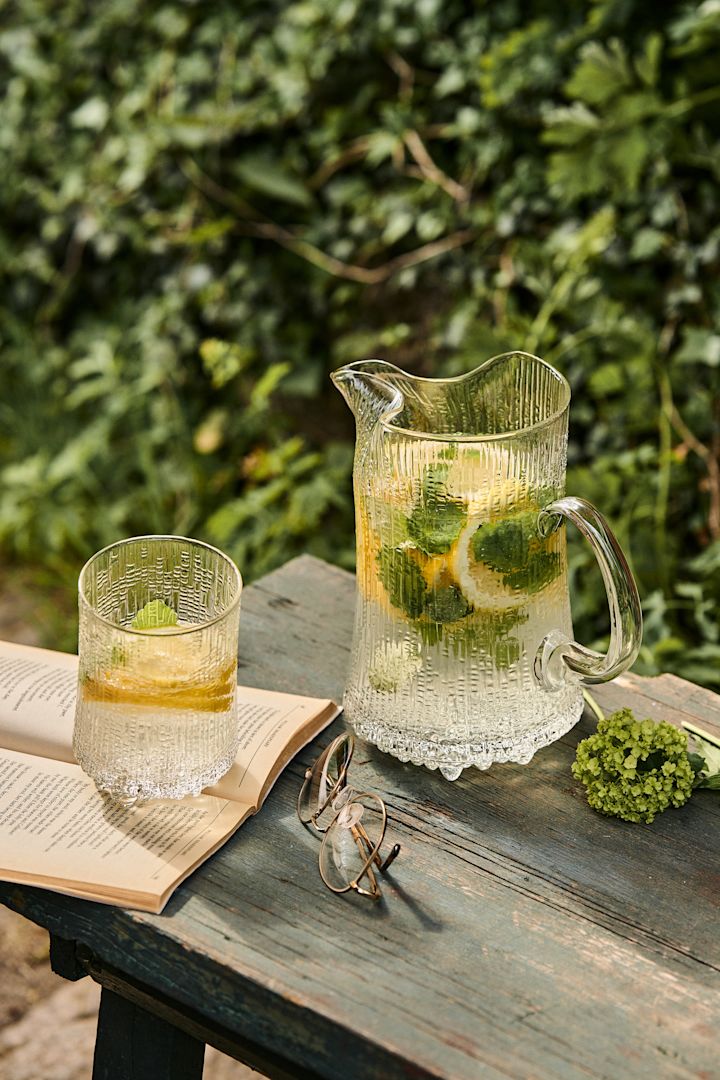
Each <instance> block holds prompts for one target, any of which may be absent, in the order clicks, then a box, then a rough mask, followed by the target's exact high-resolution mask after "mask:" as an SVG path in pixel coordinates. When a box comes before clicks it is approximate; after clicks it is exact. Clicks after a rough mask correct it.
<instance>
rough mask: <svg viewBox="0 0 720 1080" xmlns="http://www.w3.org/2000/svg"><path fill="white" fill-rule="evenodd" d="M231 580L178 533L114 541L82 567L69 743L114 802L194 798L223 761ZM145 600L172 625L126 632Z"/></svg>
mask: <svg viewBox="0 0 720 1080" xmlns="http://www.w3.org/2000/svg"><path fill="white" fill-rule="evenodd" d="M241 588H242V582H241V579H240V574H239V572H238V570H237V567H236V566H235V565H234V563H233V562H232V561H231V560H230V559H228V558H227V556H225V555H223V554H222V553H221V552H219V551H216V550H215V549H214V548H212V547H209V546H208V545H206V544H202V543H199V542H198V541H195V540H189V539H186V538H184V537H179V536H141V537H134V538H132V539H129V540H123V541H121V542H120V543H117V544H113V545H111V546H110V547H108V548H105V549H104V550H103V551H100V552H98V554H97V555H94V556H93V558H92V559H90V561H89V562H88V563H87V564H86V565H85V567H84V568H83V570H82V572H81V574H80V582H79V593H80V638H79V650H78V651H79V659H80V665H79V680H78V698H77V709H76V715H75V732H74V739H73V750H74V753H75V757H76V759H77V761H78V762H79V764H80V765H81V766H82V768H83V769H84V770H85V772H86V773H88V774H89V775H90V776H91V777H92V778H93V779H94V780H95V783H96V784H97V786H98V788H99V789H100V790H101V791H102V792H103V793H104V794H107V795H108V796H109V797H110V798H112V799H113V800H116V801H119V802H124V803H132V802H134V801H135V800H137V799H147V798H182V797H183V796H185V795H197V794H199V793H200V791H201V789H202V788H203V787H206V786H208V785H210V784H213V783H215V782H216V781H217V780H219V779H220V777H221V776H222V775H223V774H224V773H225V772H227V770H228V769H229V768H230V766H231V764H232V762H233V760H234V758H235V754H236V753H237V748H238V743H239V731H238V725H237V717H236V709H235V698H236V686H237V641H238V623H239V618H240V592H241ZM151 601H162V603H163V604H164V605H167V608H168V609H172V611H173V612H175V613H176V615H177V625H172V626H163V627H159V628H150V629H147V628H146V629H138V628H134V627H133V625H132V624H133V621H134V620H135V619H136V616H137V615H138V613H139V612H141V611H142V610H143V608H144V607H145V605H147V604H149V603H150V602H151ZM164 610H165V611H166V610H167V609H164Z"/></svg>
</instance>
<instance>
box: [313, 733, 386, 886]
mask: <svg viewBox="0 0 720 1080" xmlns="http://www.w3.org/2000/svg"><path fill="white" fill-rule="evenodd" d="M343 743H345V744H346V745H347V751H346V754H345V760H344V761H343V763H342V766H341V768H340V771H339V774H338V776H337V778H336V780H335V781H334V783H333V784H332V787H331V788H330V791H329V793H328V795H327V797H326V798H325V799H324V801H323V803H322V805H321V806H319V807H318V809H317V810H316V811H315V812H314V813H313V814H312V815H311V816H310V817H309V818H304V817H303V815H302V812H301V810H300V805H301V803H302V800H303V797H304V796H305V794H306V792H307V789H308V787H309V785H310V783H311V781H312V779H313V777H314V776H315V773H316V770H317V768H318V766H319V765H320V763H321V762H322V763H323V773H321V782H322V777H323V774H324V775H325V776H326V775H327V773H326V769H325V766H326V764H327V763H328V762H330V761H331V759H332V757H333V754H334V753H336V752H337V750H338V748H339V747H340V746H341V745H342V744H343ZM354 750H355V739H354V738H353V736H352V735H351V734H350V733H349V732H345V733H344V734H342V735H338V736H337V737H336V738H335V739H333V741H332V742H331V743H329V745H328V746H326V747H325V749H324V750H323V751H322V753H321V754H320V755H319V756H318V757H317V758H316V759H315V761H314V762H313V764H312V765H310V766H308V768H307V769H306V770H305V777H304V779H303V783H302V787H301V788H300V791H299V793H298V798H297V815H298V818H299V820H300V823H301V824H302V825H303V826H304V827H305V828H306V829H308V831H309V832H314V833H315V834H316V835H319V836H322V846H321V848H320V854H319V856H318V869H319V871H320V877H321V878H322V880H323V883H324V884H325V885H326V887H327V888H328V889H330V891H331V892H334V893H336V894H342V893H347V892H350V891H351V890H352V891H355V892H357V893H358V894H359V895H360V896H368V897H371V898H372V899H373V900H379V899H380V896H381V895H382V894H381V892H380V887H379V885H378V883H377V878H376V877H375V871H374V870H373V863H374V864H375V865H376V866H377V868H378V870H379V871H380V872H381V873H385V871H386V870H387V869H388V867H389V866H390V864H391V863H392V862H394V861H395V859H396V858H397V856H398V855H399V854H400V844H394V845H393V847H392V848H391V849H390V852H389V854H388V855H387V857H386V858H385V859H382V858H381V857H380V848H381V847H382V845H383V841H384V839H385V831H386V829H387V816H388V815H387V807H386V805H385V802H384V800H383V799H382V798H381V797H380V796H379V795H376V794H375V793H374V792H371V791H355V790H354V789H353V788H351V787H349V786H348V782H347V774H348V770H349V768H350V762H351V761H352V757H353V753H354ZM343 791H347V792H351V794H349V795H348V797H347V798H346V799H345V800H344V802H343V803H342V805H341V806H339V807H338V809H337V811H336V812H335V813H334V814H333V816H332V818H331V820H330V821H329V822H328V824H327V825H326V826H324V827H323V826H322V825H320V824H319V823H318V819H319V818H320V817H321V815H322V814H324V813H325V811H326V810H327V808H328V807H331V808H332V809H333V810H334V809H335V807H334V805H333V804H334V802H335V800H336V799H337V798H338V797H339V796H340V795H341V794H342V792H343ZM361 799H373V800H375V802H377V804H378V806H379V809H380V815H381V818H382V826H381V829H380V839H379V840H378V841H377V843H376V844H373V842H372V841H371V840H370V837H369V836H368V835H367V833H366V832H365V829H364V828H363V827H362V825H361V824H360V822H359V821H358V823H357V824H354V825H350V826H343V827H345V828H349V829H350V832H351V834H352V837H353V840H354V841H355V843H356V844H357V846H358V850H359V851H360V852H361V854H364V856H365V863H364V865H363V867H362V869H361V870H360V872H359V873H358V874H356V875H355V877H354V878H353V879H352V881H349V882H348V883H347V884H346V885H344V886H342V887H338V886H337V885H333V884H332V883H331V882H330V881H328V879H327V877H326V876H325V874H324V873H323V853H324V850H325V847H326V845H327V842H328V836H329V834H330V830H331V828H332V827H333V825H335V823H336V822H337V821H338V818H339V817H340V816H341V814H342V813H343V811H344V810H346V809H347V807H349V806H351V805H352V803H354V802H359V801H360V800H361ZM363 847H364V848H365V851H364V853H363ZM368 852H369V854H368ZM366 875H367V877H368V878H369V881H370V888H369V889H367V888H365V887H363V886H362V885H361V884H360V882H361V881H362V879H363V878H364V877H365V876H366Z"/></svg>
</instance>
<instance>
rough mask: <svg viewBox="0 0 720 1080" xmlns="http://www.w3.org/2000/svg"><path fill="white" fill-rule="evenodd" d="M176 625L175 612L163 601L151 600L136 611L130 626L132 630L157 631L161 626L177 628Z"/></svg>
mask: <svg viewBox="0 0 720 1080" xmlns="http://www.w3.org/2000/svg"><path fill="white" fill-rule="evenodd" d="M177 624H178V617H177V612H176V611H173V609H172V608H171V607H168V605H167V604H166V603H165V601H164V600H151V601H150V603H149V604H146V605H145V607H144V608H141V609H140V611H138V613H137V615H136V616H135V618H134V619H133V621H132V622H131V624H130V626H131V627H132V629H133V630H159V629H160V628H161V627H163V626H177Z"/></svg>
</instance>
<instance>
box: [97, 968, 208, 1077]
mask: <svg viewBox="0 0 720 1080" xmlns="http://www.w3.org/2000/svg"><path fill="white" fill-rule="evenodd" d="M204 1057H205V1044H204V1043H202V1042H198V1040H197V1039H194V1038H193V1037H192V1035H188V1034H186V1033H185V1032H184V1031H181V1030H180V1029H179V1028H177V1027H175V1026H174V1025H173V1024H167V1023H166V1022H165V1021H164V1020H161V1019H160V1018H159V1017H157V1016H152V1015H151V1014H150V1013H148V1012H146V1011H145V1010H144V1009H141V1008H138V1006H137V1005H135V1004H134V1003H133V1002H131V1001H128V1000H126V998H123V997H120V996H119V995H118V994H115V993H113V991H112V990H107V989H105V988H103V992H102V996H101V998H100V1012H99V1015H98V1028H97V1039H96V1042H95V1058H94V1062H93V1080H202V1073H203V1059H204Z"/></svg>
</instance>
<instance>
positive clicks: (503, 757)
mask: <svg viewBox="0 0 720 1080" xmlns="http://www.w3.org/2000/svg"><path fill="white" fill-rule="evenodd" d="M560 698H562V708H561V709H559V710H558V712H554V713H553V714H552V716H550V717H548V718H546V720H545V721H544V722H543V723H542V724H541V725H538V726H537V727H534V728H533V729H532V730H529V731H527V732H525V733H523V734H522V735H520V736H517V737H514V738H507V737H505V738H502V737H501V738H496V739H493V738H485V739H477V740H475V739H473V740H471V741H465V740H464V739H457V740H449V739H442V740H440V739H436V738H428V737H426V736H424V735H423V734H422V733H421V732H419V731H416V730H414V731H408V730H407V729H403V728H400V727H398V726H397V725H394V724H392V723H390V722H388V720H387V719H386V718H385V717H384V716H377V717H373V716H370V715H368V713H367V712H357V711H356V710H355V709H354V708H353V706H352V703H351V702H348V701H346V703H345V718H346V719H347V720H348V722H349V723H350V724H351V726H352V728H353V730H354V731H355V732H356V734H357V735H359V736H360V738H362V739H366V740H367V741H368V742H370V743H373V744H374V745H375V746H377V747H378V749H379V750H383V751H384V752H385V753H387V754H392V756H393V757H396V758H399V759H400V761H409V762H411V763H412V764H413V765H424V766H425V767H426V768H428V769H439V770H440V772H441V773H442V775H443V776H444V777H445V779H446V780H457V778H458V777H459V776H460V774H461V773H462V771H463V770H464V769H468V768H471V767H472V766H475V768H478V769H489V768H490V766H491V765H494V764H496V763H498V764H499V763H501V762H514V763H516V764H518V765H527V763H528V762H529V761H530V760H531V759H532V757H533V755H534V754H535V753H536V751H538V750H540V749H542V747H543V746H549V745H550V743H553V742H555V741H556V740H557V739H559V738H561V737H562V736H563V735H565V734H566V733H567V732H568V731H570V729H571V728H573V727H574V726H575V724H576V723H577V722H578V720H579V719H580V716H581V715H582V711H583V698H582V693H581V692H580V691H578V690H577V689H573V690H572V691H569V692H568V691H567V690H566V691H564V692H560V693H559V694H558V699H560ZM558 705H560V701H559V700H558Z"/></svg>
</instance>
